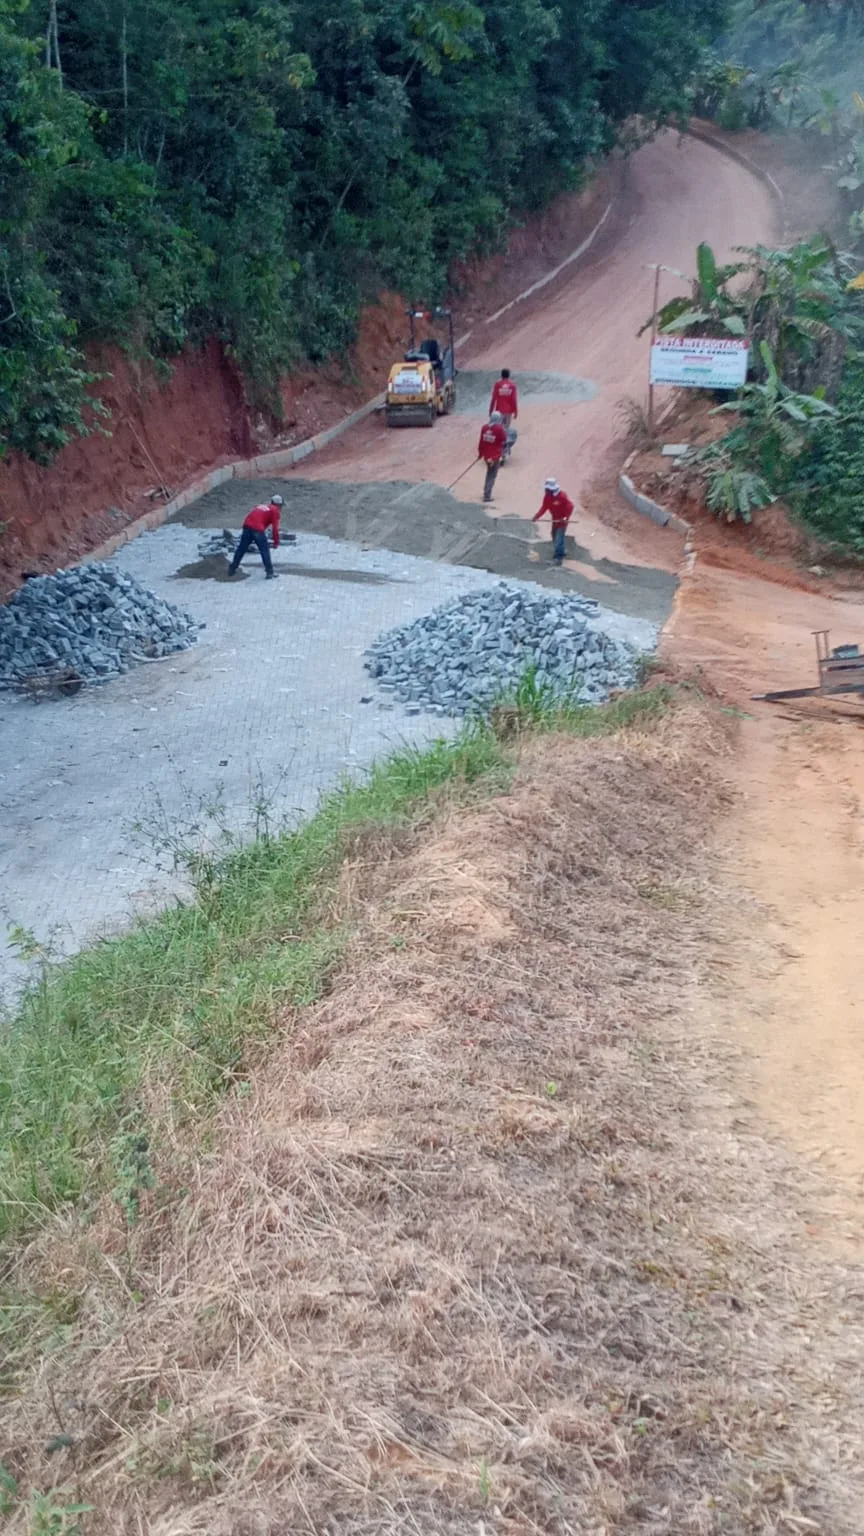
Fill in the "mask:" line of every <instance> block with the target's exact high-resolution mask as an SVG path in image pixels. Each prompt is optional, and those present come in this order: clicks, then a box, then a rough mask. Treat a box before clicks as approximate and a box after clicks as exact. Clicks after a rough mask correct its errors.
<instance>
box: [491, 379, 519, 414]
mask: <svg viewBox="0 0 864 1536" xmlns="http://www.w3.org/2000/svg"><path fill="white" fill-rule="evenodd" d="M493 411H500V412H501V415H502V416H512V417H513V420H514V421H515V420H516V417H517V416H518V415H519V395H518V392H517V389H516V385H515V384H514V383H513V380H512V379H498V380H496V382H495V384H494V385H493V387H492V404H491V405H490V407H489V415H490V416H491V415H492V412H493Z"/></svg>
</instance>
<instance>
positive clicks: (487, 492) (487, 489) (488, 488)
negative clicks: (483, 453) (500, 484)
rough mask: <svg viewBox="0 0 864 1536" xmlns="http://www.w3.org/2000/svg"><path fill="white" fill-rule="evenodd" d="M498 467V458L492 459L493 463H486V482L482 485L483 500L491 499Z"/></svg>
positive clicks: (499, 465) (499, 461)
mask: <svg viewBox="0 0 864 1536" xmlns="http://www.w3.org/2000/svg"><path fill="white" fill-rule="evenodd" d="M500 468H501V460H500V459H496V460H495V461H494V463H492V464H487V465H486V483H485V485H484V486H483V500H484V501H491V500H492V492H493V490H494V488H495V481H496V480H497V479H498V471H499V469H500Z"/></svg>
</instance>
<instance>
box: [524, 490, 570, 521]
mask: <svg viewBox="0 0 864 1536" xmlns="http://www.w3.org/2000/svg"><path fill="white" fill-rule="evenodd" d="M544 512H550V513H551V514H552V527H553V528H566V527H567V524H568V523H569V521H570V519H571V517H572V516H573V503H572V501H571V500H570V497H569V496H567V495H565V493H564V491H547V492H546V495H545V496H544V497H543V505H542V507H541V508H540V511H539V512H535V513H534V516H533V518H532V519H531V521H532V522H533V523H536V522H537V519H538V518H540V517H542V516H543V513H544Z"/></svg>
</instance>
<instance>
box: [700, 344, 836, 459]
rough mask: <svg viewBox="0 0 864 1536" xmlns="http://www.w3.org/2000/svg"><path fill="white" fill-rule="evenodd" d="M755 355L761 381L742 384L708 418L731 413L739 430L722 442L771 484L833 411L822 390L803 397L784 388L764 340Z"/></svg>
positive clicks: (735, 430)
mask: <svg viewBox="0 0 864 1536" xmlns="http://www.w3.org/2000/svg"><path fill="white" fill-rule="evenodd" d="M759 353H760V356H761V360H762V368H763V370H764V373H765V378H764V380H763V381H762V382H760V383H751V384H745V385H743V386H742V388H741V389H740V390H739V391H738V394H737V396H736V397H735V399H734V400H727V401H725V402H724V404H723V405H719V406H717V408H716V410H715V411H714V412H713V414H714V415H721V414H722V413H723V412H729V411H731V412H734V413H735V414H736V415H737V416H738V418H739V422H740V425H739V427H738V428H737V429H734V430H733V432H732V433H730V434H729V436H728V437H727V438H726V439H724V442H725V443H726V444H728V446H729V447H730V448H732V449H736V450H739V451H740V450H742V449H743V450H744V451H745V453H746V456H747V458H748V459H749V460H750V461H751V463H752V461H754V460H755V462H756V464H758V467H759V469H760V470H761V472H762V473H764V474H765V476H766V477H767V479H768V481H769V482H770V481H771V480H772V479H773V478H774V475H775V472H776V471H777V470H778V469H779V468H782V467H783V465H784V464H785V462H786V461H787V460H788V459H789V458H798V457H799V455H800V454H801V453H803V451H804V449H805V448H806V447H808V446H809V444H810V442H811V441H812V438H813V435H814V433H815V432H817V431H818V429H819V427H820V426H821V425H822V424H823V423H824V422H825V421H827V420H828V419H829V418H830V417H832V416H836V414H837V412H836V410H835V408H834V406H833V405H829V403H828V401H827V400H826V399H825V398H824V393H823V392H822V391H817V392H816V393H815V394H812V395H806V394H801V393H799V392H798V391H797V390H794V389H790V388H789V386H788V384H784V383H783V380H782V379H781V377H780V374H779V372H778V369H777V364H776V362H775V360H774V354H773V353H772V351H771V348H770V347H769V345H768V343H767V342H766V341H763V342H760V344H759Z"/></svg>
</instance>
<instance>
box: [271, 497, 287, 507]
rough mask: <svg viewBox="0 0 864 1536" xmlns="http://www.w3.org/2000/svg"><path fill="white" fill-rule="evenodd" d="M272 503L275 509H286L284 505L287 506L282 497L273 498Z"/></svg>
mask: <svg viewBox="0 0 864 1536" xmlns="http://www.w3.org/2000/svg"><path fill="white" fill-rule="evenodd" d="M272 501H273V506H274V507H284V505H285V503H284V501H283V500H282V497H281V496H274V497H273V498H272Z"/></svg>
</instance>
